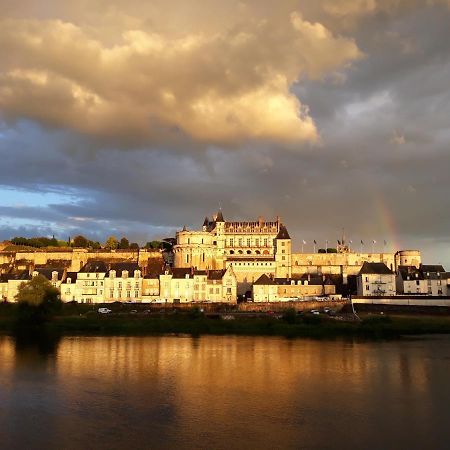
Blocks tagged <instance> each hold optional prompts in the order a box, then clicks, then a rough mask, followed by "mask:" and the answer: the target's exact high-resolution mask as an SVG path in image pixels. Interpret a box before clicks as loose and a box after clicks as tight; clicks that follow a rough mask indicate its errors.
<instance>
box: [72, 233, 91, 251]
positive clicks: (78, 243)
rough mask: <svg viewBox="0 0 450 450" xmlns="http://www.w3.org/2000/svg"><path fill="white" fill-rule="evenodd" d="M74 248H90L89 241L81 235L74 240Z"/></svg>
mask: <svg viewBox="0 0 450 450" xmlns="http://www.w3.org/2000/svg"><path fill="white" fill-rule="evenodd" d="M72 242H73V246H74V247H80V248H87V247H89V241H88V240H87V239H86V238H85V237H84V236H81V235H78V236H75V237H74V238H73V241H72Z"/></svg>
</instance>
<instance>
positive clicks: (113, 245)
mask: <svg viewBox="0 0 450 450" xmlns="http://www.w3.org/2000/svg"><path fill="white" fill-rule="evenodd" d="M11 243H12V244H14V245H23V246H27V247H33V248H45V247H72V248H87V249H92V250H100V249H106V250H139V248H141V247H140V245H139V244H138V243H137V242H130V241H129V240H128V239H127V238H126V237H122V238H121V239H120V240H119V239H117V238H116V237H115V236H109V237H108V238H107V239H106V241H105V242H104V243H103V244H101V243H100V242H99V241H92V240H90V239H88V238H86V237H85V236H83V235H81V234H80V235H78V236H75V237H74V238H73V239H72V238H69V240H68V241H61V240H58V239H56V238H55V237H52V238H48V237H32V238H25V237H14V238H13V239H11ZM173 244H174V239H173V238H166V239H163V240H161V241H158V240H154V241H149V242H147V243H146V244H145V245H144V246H143V248H145V249H153V250H171V248H172V246H173Z"/></svg>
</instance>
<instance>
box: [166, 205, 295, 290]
mask: <svg viewBox="0 0 450 450" xmlns="http://www.w3.org/2000/svg"><path fill="white" fill-rule="evenodd" d="M174 254H175V267H176V268H190V267H194V268H195V269H196V270H211V269H212V270H226V269H228V268H229V267H232V268H233V271H234V273H235V275H236V278H237V283H238V291H239V292H240V293H244V292H245V291H246V290H250V289H251V286H252V284H253V283H254V282H255V281H256V280H257V279H258V278H259V277H260V276H261V275H263V274H264V273H270V274H273V275H275V276H277V277H290V275H291V263H292V258H291V238H290V236H289V233H288V231H287V229H286V227H285V226H284V225H283V224H282V223H281V220H280V218H279V217H277V218H276V219H275V220H274V221H265V220H264V219H263V218H262V217H259V218H258V220H256V221H252V222H240V221H235V222H228V221H225V219H224V217H223V213H222V211H219V212H218V213H217V214H216V215H215V216H214V217H213V219H212V220H209V218H208V217H206V218H205V220H204V222H203V226H202V229H201V230H198V231H188V230H187V229H186V227H184V228H183V230H181V231H178V232H177V234H176V245H175V246H174Z"/></svg>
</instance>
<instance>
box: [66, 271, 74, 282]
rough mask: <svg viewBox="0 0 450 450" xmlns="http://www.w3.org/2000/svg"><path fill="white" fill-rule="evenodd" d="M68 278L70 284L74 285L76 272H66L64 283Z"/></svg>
mask: <svg viewBox="0 0 450 450" xmlns="http://www.w3.org/2000/svg"><path fill="white" fill-rule="evenodd" d="M69 278H70V282H71V283H75V282H76V281H77V272H67V275H66V283H67V280H68V279H69Z"/></svg>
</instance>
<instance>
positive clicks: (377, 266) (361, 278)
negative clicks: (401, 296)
mask: <svg viewBox="0 0 450 450" xmlns="http://www.w3.org/2000/svg"><path fill="white" fill-rule="evenodd" d="M356 284H357V295H358V296H374V295H379V296H392V295H395V294H396V286H395V274H394V272H393V271H392V270H391V269H389V267H388V266H386V264H384V263H374V262H365V263H364V264H363V266H362V267H361V270H360V271H359V274H358V276H357V278H356Z"/></svg>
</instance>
